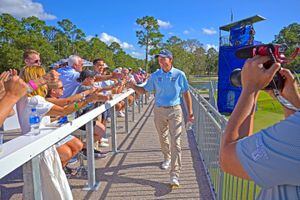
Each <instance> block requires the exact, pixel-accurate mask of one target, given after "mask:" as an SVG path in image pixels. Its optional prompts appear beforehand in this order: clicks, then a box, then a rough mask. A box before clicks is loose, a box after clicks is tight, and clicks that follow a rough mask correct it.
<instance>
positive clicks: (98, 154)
mask: <svg viewBox="0 0 300 200" xmlns="http://www.w3.org/2000/svg"><path fill="white" fill-rule="evenodd" d="M82 154H83V156H84V157H85V159H86V158H87V150H86V149H83V150H82ZM106 156H107V154H106V153H103V152H101V151H98V150H96V149H94V157H95V158H105V157H106Z"/></svg>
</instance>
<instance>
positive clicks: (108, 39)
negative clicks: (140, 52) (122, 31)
mask: <svg viewBox="0 0 300 200" xmlns="http://www.w3.org/2000/svg"><path fill="white" fill-rule="evenodd" d="M99 38H100V40H101V41H103V42H105V43H106V44H108V45H110V44H111V43H112V42H117V43H119V44H120V46H121V47H122V48H123V49H134V46H133V45H132V44H129V43H127V42H121V40H120V39H118V38H116V37H114V36H112V35H108V34H107V33H101V35H100V36H99Z"/></svg>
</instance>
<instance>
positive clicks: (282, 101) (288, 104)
mask: <svg viewBox="0 0 300 200" xmlns="http://www.w3.org/2000/svg"><path fill="white" fill-rule="evenodd" d="M273 92H274V95H275V97H276V98H277V100H278V101H279V103H280V104H281V105H283V106H284V107H286V108H288V109H290V110H293V111H299V110H300V109H299V108H296V107H295V106H294V105H293V104H292V103H291V102H289V101H288V100H287V99H285V98H284V97H283V96H281V95H280V93H279V91H278V90H277V89H273Z"/></svg>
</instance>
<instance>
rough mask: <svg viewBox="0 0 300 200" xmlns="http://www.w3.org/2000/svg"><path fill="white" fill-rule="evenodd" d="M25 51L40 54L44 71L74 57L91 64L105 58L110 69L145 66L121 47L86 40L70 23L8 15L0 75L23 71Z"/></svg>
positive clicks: (1, 30)
mask: <svg viewBox="0 0 300 200" xmlns="http://www.w3.org/2000/svg"><path fill="white" fill-rule="evenodd" d="M26 49H35V50H37V51H38V52H40V53H41V59H42V64H43V66H45V67H49V66H50V64H52V63H54V62H56V61H58V60H59V59H62V58H67V57H69V56H70V55H73V54H76V55H79V56H81V57H82V58H84V59H87V60H90V61H92V60H93V59H95V58H103V59H104V60H105V62H106V63H107V64H108V65H109V66H110V67H111V68H114V67H132V68H134V69H137V68H138V67H141V66H142V65H143V60H140V59H136V58H133V57H132V56H130V55H128V54H127V53H125V51H123V49H122V48H121V47H120V45H119V44H118V43H111V44H110V45H107V44H105V43H104V42H102V41H101V40H100V39H99V38H98V37H97V36H95V37H93V38H91V39H90V40H86V35H85V33H84V32H83V31H82V30H81V29H79V28H78V27H77V26H76V25H75V24H73V23H72V22H71V21H70V20H68V19H63V20H61V21H59V22H58V23H57V26H48V25H46V23H45V21H43V20H40V19H38V18H37V17H28V18H22V19H20V20H19V19H16V18H14V17H13V16H11V15H9V14H2V15H0V71H4V70H7V69H9V68H16V69H19V68H21V67H22V66H23V65H24V63H23V58H22V56H23V52H24V51H25V50H26Z"/></svg>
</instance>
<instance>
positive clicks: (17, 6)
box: [0, 0, 56, 20]
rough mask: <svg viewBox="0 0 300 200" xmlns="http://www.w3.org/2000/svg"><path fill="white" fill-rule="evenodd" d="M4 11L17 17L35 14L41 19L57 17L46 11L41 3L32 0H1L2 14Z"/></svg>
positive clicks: (0, 8)
mask: <svg viewBox="0 0 300 200" xmlns="http://www.w3.org/2000/svg"><path fill="white" fill-rule="evenodd" d="M2 13H8V14H11V15H12V16H14V17H17V18H21V17H30V16H35V17H37V18H39V19H41V20H52V19H56V16H54V15H51V14H48V13H46V12H45V10H44V8H43V5H42V4H41V3H36V2H32V0H0V14H2Z"/></svg>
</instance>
